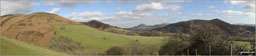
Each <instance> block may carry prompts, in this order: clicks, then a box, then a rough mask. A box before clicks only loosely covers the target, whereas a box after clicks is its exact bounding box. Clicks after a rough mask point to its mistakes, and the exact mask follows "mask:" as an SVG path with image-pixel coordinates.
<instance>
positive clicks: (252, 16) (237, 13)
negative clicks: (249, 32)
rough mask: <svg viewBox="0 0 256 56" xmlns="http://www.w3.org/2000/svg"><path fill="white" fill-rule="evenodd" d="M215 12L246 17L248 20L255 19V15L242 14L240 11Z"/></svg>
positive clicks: (249, 13)
mask: <svg viewBox="0 0 256 56" xmlns="http://www.w3.org/2000/svg"><path fill="white" fill-rule="evenodd" d="M216 12H217V13H221V14H225V15H241V16H248V17H250V18H255V13H251V12H242V11H233V10H224V11H219V10H216Z"/></svg>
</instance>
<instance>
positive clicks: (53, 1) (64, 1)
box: [44, 0, 94, 8]
mask: <svg viewBox="0 0 256 56" xmlns="http://www.w3.org/2000/svg"><path fill="white" fill-rule="evenodd" d="M93 1H94V0H45V1H44V3H45V4H46V5H60V6H63V7H68V8H72V7H74V6H76V5H77V4H89V3H92V2H93Z"/></svg>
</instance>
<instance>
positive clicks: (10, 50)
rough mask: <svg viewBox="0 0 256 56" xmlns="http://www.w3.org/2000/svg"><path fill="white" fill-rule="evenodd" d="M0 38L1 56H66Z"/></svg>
mask: <svg viewBox="0 0 256 56" xmlns="http://www.w3.org/2000/svg"><path fill="white" fill-rule="evenodd" d="M0 37H1V38H0V39H1V49H0V50H1V53H0V54H1V55H66V54H63V53H58V52H55V51H52V50H49V49H45V48H42V47H37V46H34V45H31V44H27V43H25V42H21V41H17V40H13V39H9V38H7V37H4V36H0Z"/></svg>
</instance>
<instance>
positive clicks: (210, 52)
mask: <svg viewBox="0 0 256 56" xmlns="http://www.w3.org/2000/svg"><path fill="white" fill-rule="evenodd" d="M211 53H212V51H211V46H209V55H210V56H211V55H212V54H211Z"/></svg>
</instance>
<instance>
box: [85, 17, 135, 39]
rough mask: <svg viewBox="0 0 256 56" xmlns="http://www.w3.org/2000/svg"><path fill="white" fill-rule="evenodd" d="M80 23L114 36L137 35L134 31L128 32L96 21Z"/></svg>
mask: <svg viewBox="0 0 256 56" xmlns="http://www.w3.org/2000/svg"><path fill="white" fill-rule="evenodd" d="M80 23H81V24H83V25H87V26H89V27H92V28H95V29H98V30H101V31H105V32H110V33H115V34H124V35H133V36H134V35H139V34H138V33H136V32H135V31H130V30H126V29H122V28H119V27H114V26H111V25H109V24H106V23H103V22H100V21H97V20H91V21H89V22H80Z"/></svg>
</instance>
